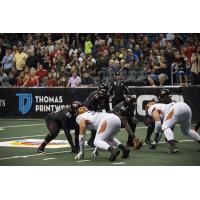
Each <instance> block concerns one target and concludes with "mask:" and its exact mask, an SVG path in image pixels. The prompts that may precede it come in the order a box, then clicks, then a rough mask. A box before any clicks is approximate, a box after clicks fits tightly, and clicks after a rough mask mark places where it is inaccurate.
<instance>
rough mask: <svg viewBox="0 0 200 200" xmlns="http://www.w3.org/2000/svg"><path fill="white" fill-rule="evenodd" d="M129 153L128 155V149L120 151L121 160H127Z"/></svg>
mask: <svg viewBox="0 0 200 200" xmlns="http://www.w3.org/2000/svg"><path fill="white" fill-rule="evenodd" d="M129 153H130V149H128V148H125V149H124V150H123V151H122V158H128V157H129Z"/></svg>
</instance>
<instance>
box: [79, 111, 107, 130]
mask: <svg viewBox="0 0 200 200" xmlns="http://www.w3.org/2000/svg"><path fill="white" fill-rule="evenodd" d="M108 115H109V114H108V113H105V112H94V111H87V112H85V113H83V114H80V115H78V116H77V117H76V122H77V124H80V122H81V121H82V120H86V121H88V122H89V124H88V125H87V128H88V129H89V130H97V129H98V125H99V124H100V122H101V120H102V119H104V118H105V117H106V116H108Z"/></svg>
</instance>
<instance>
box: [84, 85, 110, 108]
mask: <svg viewBox="0 0 200 200" xmlns="http://www.w3.org/2000/svg"><path fill="white" fill-rule="evenodd" d="M83 105H84V106H86V107H87V108H88V109H89V110H93V111H96V112H102V110H105V111H109V110H110V108H109V94H108V86H107V85H106V84H105V83H101V84H100V85H99V88H98V90H95V91H93V92H92V93H90V94H89V96H88V97H87V98H86V100H85V101H84V102H83Z"/></svg>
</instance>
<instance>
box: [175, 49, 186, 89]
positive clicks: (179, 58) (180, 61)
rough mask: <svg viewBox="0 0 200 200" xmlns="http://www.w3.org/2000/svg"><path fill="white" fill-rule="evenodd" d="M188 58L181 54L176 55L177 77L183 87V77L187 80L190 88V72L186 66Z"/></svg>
mask: <svg viewBox="0 0 200 200" xmlns="http://www.w3.org/2000/svg"><path fill="white" fill-rule="evenodd" d="M186 60H187V58H184V56H183V55H181V54H180V53H179V52H176V53H175V66H176V68H175V69H176V75H177V79H178V80H179V82H180V85H181V86H183V77H184V79H185V84H186V86H188V77H189V72H188V68H187V65H186Z"/></svg>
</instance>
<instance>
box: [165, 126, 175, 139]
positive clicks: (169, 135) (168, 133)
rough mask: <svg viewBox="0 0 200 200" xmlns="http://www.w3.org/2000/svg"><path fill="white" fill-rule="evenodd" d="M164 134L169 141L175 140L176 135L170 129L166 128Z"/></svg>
mask: <svg viewBox="0 0 200 200" xmlns="http://www.w3.org/2000/svg"><path fill="white" fill-rule="evenodd" d="M164 134H165V137H166V138H167V140H168V141H169V140H174V133H173V132H172V130H171V129H170V128H166V129H165V130H164Z"/></svg>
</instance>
